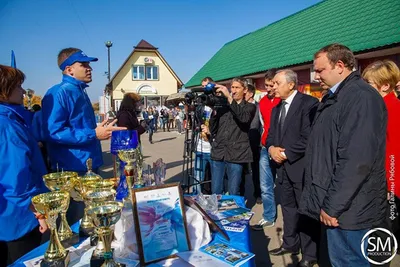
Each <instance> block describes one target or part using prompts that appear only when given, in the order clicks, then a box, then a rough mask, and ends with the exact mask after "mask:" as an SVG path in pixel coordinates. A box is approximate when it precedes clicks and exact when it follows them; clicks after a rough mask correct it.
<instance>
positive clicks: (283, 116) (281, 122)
mask: <svg viewBox="0 0 400 267" xmlns="http://www.w3.org/2000/svg"><path fill="white" fill-rule="evenodd" d="M286 105H287V102H286V101H285V100H283V101H282V104H281V106H282V107H281V114H280V116H279V123H278V124H279V125H278V127H279V128H278V129H279V137H282V134H283V125H284V124H285V119H286Z"/></svg>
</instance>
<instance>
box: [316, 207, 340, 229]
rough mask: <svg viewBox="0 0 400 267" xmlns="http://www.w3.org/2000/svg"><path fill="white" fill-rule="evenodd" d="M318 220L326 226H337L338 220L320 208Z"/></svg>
mask: <svg viewBox="0 0 400 267" xmlns="http://www.w3.org/2000/svg"><path fill="white" fill-rule="evenodd" d="M319 219H320V221H321V222H322V223H323V224H325V225H326V226H331V227H338V226H339V222H338V220H337V219H336V218H333V217H331V216H329V215H328V214H327V213H326V212H325V211H324V210H322V209H321V214H320V215H319Z"/></svg>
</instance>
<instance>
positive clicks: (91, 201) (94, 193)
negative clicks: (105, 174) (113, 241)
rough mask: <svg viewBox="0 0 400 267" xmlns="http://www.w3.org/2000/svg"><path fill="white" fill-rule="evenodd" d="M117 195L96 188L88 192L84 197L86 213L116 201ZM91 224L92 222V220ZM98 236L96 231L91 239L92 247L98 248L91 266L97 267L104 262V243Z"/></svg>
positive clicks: (113, 192)
mask: <svg viewBox="0 0 400 267" xmlns="http://www.w3.org/2000/svg"><path fill="white" fill-rule="evenodd" d="M115 194H116V191H115V190H114V189H110V188H106V189H101V188H95V189H91V190H88V191H86V193H85V195H84V201H85V205H86V212H87V210H88V209H89V208H90V207H93V206H97V205H99V204H101V203H104V202H106V201H114V200H115ZM88 218H89V217H88ZM90 221H91V223H92V220H91V219H90ZM97 237H98V235H97V233H96V231H94V232H93V233H92V235H91V237H90V245H91V246H96V248H95V250H94V252H93V254H92V259H91V264H93V266H97V265H98V264H99V263H100V265H101V263H102V262H103V261H104V257H103V255H104V251H105V250H104V243H103V242H102V240H101V239H98V238H97Z"/></svg>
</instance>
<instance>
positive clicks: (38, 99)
mask: <svg viewBox="0 0 400 267" xmlns="http://www.w3.org/2000/svg"><path fill="white" fill-rule="evenodd" d="M35 104H37V105H39V106H42V97H41V96H38V95H34V96H33V97H32V99H31V106H33V105H35ZM24 106H25V107H27V106H28V97H27V96H25V97H24Z"/></svg>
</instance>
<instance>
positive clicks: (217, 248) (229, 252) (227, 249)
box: [200, 243, 254, 266]
mask: <svg viewBox="0 0 400 267" xmlns="http://www.w3.org/2000/svg"><path fill="white" fill-rule="evenodd" d="M200 251H201V252H204V253H206V254H208V255H210V256H212V257H214V258H216V259H218V260H220V261H222V262H224V263H226V264H228V265H230V266H240V265H242V264H243V263H245V262H247V261H249V260H250V259H251V258H253V257H254V254H253V253H251V252H247V251H243V250H239V249H236V248H234V247H231V246H229V245H227V244H224V243H214V244H208V245H206V246H204V247H201V248H200Z"/></svg>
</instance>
